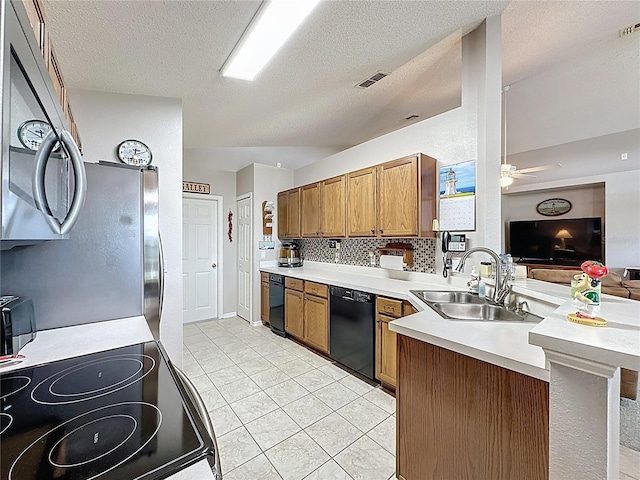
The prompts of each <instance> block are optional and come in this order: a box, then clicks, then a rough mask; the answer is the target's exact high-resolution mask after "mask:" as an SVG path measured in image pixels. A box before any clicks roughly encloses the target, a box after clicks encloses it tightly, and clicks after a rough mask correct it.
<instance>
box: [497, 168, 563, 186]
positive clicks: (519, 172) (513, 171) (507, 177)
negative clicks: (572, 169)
mask: <svg viewBox="0 0 640 480" xmlns="http://www.w3.org/2000/svg"><path fill="white" fill-rule="evenodd" d="M561 167H562V164H561V163H555V164H551V165H541V166H539V167H529V168H521V169H518V168H516V166H515V165H511V164H509V163H503V164H502V165H500V186H502V187H508V186H509V185H511V184H512V183H513V179H514V178H527V177H530V178H536V176H535V175H531V174H532V173H533V172H541V171H543V170H551V169H553V168H561Z"/></svg>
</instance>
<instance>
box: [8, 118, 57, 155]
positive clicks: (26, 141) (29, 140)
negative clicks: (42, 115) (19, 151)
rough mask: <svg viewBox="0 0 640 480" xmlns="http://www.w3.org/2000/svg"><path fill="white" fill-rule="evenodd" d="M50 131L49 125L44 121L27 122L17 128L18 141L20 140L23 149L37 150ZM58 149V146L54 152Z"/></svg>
mask: <svg viewBox="0 0 640 480" xmlns="http://www.w3.org/2000/svg"><path fill="white" fill-rule="evenodd" d="M50 130H51V125H49V124H48V123H47V122H45V121H44V120H27V121H26V122H24V123H23V124H22V125H20V126H19V127H18V140H20V143H21V144H22V145H24V147H25V148H28V149H29V150H38V148H40V144H41V143H42V140H43V139H44V137H46V136H47V134H48V133H49V131H50ZM59 148H60V146H59V145H57V146H56V148H55V149H54V151H56V150H58V149H59Z"/></svg>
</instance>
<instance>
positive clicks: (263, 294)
mask: <svg viewBox="0 0 640 480" xmlns="http://www.w3.org/2000/svg"><path fill="white" fill-rule="evenodd" d="M260 319H261V320H262V321H263V322H264V323H265V324H267V325H268V324H269V282H261V287H260Z"/></svg>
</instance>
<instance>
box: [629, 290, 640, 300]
mask: <svg viewBox="0 0 640 480" xmlns="http://www.w3.org/2000/svg"><path fill="white" fill-rule="evenodd" d="M629 298H630V299H631V300H640V288H630V289H629Z"/></svg>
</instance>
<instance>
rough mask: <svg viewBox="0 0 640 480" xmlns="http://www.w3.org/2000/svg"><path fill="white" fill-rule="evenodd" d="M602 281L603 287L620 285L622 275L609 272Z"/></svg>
mask: <svg viewBox="0 0 640 480" xmlns="http://www.w3.org/2000/svg"><path fill="white" fill-rule="evenodd" d="M601 282H602V286H603V287H620V284H621V282H622V277H621V276H620V275H618V274H617V273H613V272H609V273H608V274H607V275H605V276H604V277H602V279H601ZM603 291H604V289H603Z"/></svg>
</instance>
